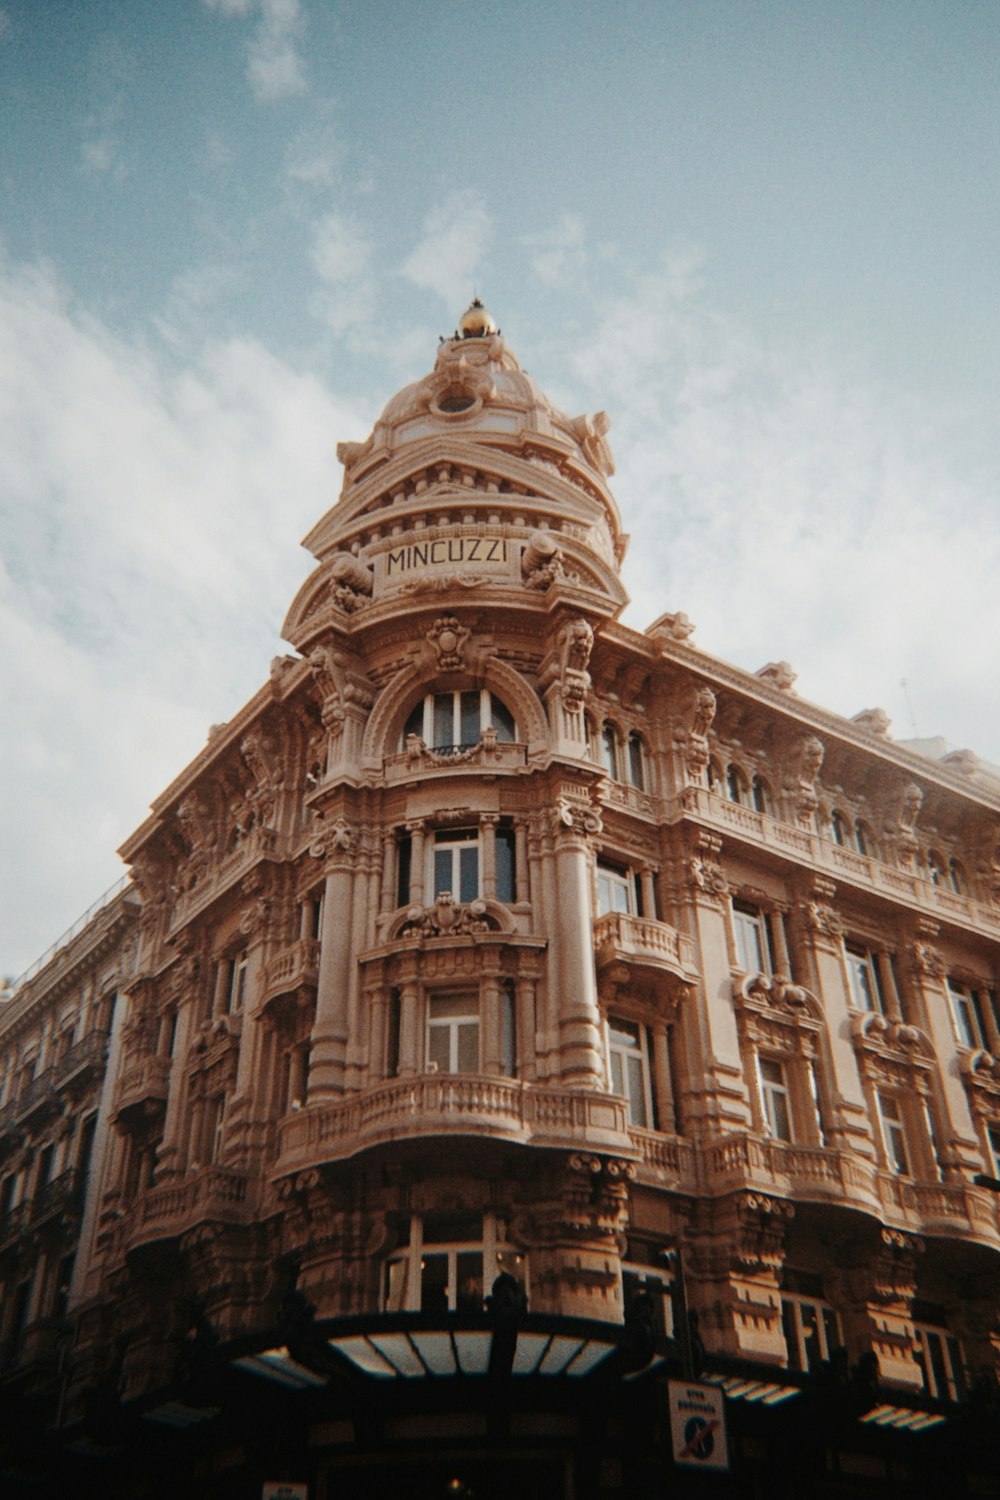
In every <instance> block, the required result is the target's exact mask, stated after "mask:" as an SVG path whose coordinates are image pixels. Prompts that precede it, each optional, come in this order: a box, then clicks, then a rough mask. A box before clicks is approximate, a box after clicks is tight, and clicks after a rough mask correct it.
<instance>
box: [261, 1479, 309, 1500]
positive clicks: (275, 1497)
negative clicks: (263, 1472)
mask: <svg viewBox="0 0 1000 1500" xmlns="http://www.w3.org/2000/svg"><path fill="white" fill-rule="evenodd" d="M260 1500H309V1486H308V1485H307V1484H288V1483H286V1482H285V1481H284V1480H280V1479H279V1480H275V1479H270V1480H267V1481H265V1484H264V1488H263V1490H262V1491H261V1497H260Z"/></svg>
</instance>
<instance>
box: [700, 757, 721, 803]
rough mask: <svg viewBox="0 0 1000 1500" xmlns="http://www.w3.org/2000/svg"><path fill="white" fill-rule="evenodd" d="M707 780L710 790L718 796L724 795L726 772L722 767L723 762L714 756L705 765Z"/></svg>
mask: <svg viewBox="0 0 1000 1500" xmlns="http://www.w3.org/2000/svg"><path fill="white" fill-rule="evenodd" d="M705 781H706V783H707V785H708V790H709V791H710V792H714V793H715V794H716V796H717V797H721V796H723V795H724V792H725V782H726V773H725V772H724V771H723V769H722V762H721V761H719V760H716V759H715V757H714V756H713V758H712V759H711V760H710V761H709V763H708V765H707V766H706V767H705Z"/></svg>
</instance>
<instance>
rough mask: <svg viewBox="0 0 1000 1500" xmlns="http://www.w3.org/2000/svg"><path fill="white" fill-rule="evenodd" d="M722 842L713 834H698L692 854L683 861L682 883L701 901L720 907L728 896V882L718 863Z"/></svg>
mask: <svg viewBox="0 0 1000 1500" xmlns="http://www.w3.org/2000/svg"><path fill="white" fill-rule="evenodd" d="M721 852H722V840H721V839H720V838H717V837H716V836H715V834H712V833H705V832H699V833H698V834H697V836H696V838H695V840H694V845H693V848H692V852H691V854H690V855H689V857H688V858H687V859H686V860H685V861H684V867H683V868H684V883H685V885H686V887H687V889H688V890H689V891H691V892H692V893H693V894H695V895H698V896H700V897H701V898H702V900H705V901H709V902H711V903H712V904H714V905H719V906H721V905H722V904H723V902H725V901H726V900H727V899H728V896H729V881H728V880H727V879H726V876H725V874H724V872H723V869H722V866H721V865H720V864H719V863H718V858H719V854H720V853H721Z"/></svg>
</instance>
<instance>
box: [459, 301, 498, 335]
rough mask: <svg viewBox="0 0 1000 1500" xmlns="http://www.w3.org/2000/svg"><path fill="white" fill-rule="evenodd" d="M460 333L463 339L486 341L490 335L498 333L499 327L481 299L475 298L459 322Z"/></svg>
mask: <svg viewBox="0 0 1000 1500" xmlns="http://www.w3.org/2000/svg"><path fill="white" fill-rule="evenodd" d="M458 331H459V334H460V335H461V337H462V338H463V339H484V338H486V336H487V335H488V334H491V333H496V331H497V325H496V324H495V323H494V321H493V317H492V314H491V313H490V312H489V311H488V310H487V309H486V308H485V307H484V306H483V304H482V302H480V300H479V298H478V297H473V299H472V301H471V302H470V303H469V305H468V307H467V308H466V309H465V312H464V313H463V314H462V316H461V318H459V320H458Z"/></svg>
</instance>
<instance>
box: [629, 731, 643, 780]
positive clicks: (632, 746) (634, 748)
mask: <svg viewBox="0 0 1000 1500" xmlns="http://www.w3.org/2000/svg"><path fill="white" fill-rule="evenodd" d="M628 779H629V781H630V782H631V783H632V785H633V786H634V787H638V789H639V791H640V792H641V791H643V790H644V789H645V786H646V771H645V752H644V749H643V744H642V738H641V736H640V735H638V734H636V733H635V731H634V730H633V732H632V733H631V734H630V735H629V737H628Z"/></svg>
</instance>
